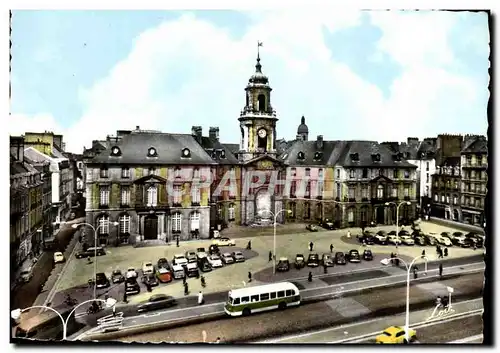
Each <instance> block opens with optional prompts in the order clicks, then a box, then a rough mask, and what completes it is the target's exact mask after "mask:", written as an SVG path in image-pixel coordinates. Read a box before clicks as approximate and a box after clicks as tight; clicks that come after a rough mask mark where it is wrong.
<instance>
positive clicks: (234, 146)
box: [222, 143, 240, 154]
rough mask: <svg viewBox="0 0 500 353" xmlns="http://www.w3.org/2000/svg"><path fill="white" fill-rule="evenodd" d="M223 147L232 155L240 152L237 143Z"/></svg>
mask: <svg viewBox="0 0 500 353" xmlns="http://www.w3.org/2000/svg"><path fill="white" fill-rule="evenodd" d="M222 146H224V147H225V148H227V149H228V150H229V151H230V152H231V153H232V154H236V153H238V152H239V150H240V145H239V144H237V143H223V144H222Z"/></svg>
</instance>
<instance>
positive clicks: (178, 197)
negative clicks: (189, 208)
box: [174, 185, 182, 204]
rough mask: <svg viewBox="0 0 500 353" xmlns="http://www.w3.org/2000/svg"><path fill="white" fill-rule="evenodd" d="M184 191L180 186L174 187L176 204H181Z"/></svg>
mask: <svg viewBox="0 0 500 353" xmlns="http://www.w3.org/2000/svg"><path fill="white" fill-rule="evenodd" d="M181 200H182V190H181V186H180V185H174V203H176V204H177V203H181Z"/></svg>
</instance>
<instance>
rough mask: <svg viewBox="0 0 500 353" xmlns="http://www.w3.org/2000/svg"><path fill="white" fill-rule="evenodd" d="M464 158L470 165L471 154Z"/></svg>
mask: <svg viewBox="0 0 500 353" xmlns="http://www.w3.org/2000/svg"><path fill="white" fill-rule="evenodd" d="M465 158H466V162H467V165H471V164H472V156H467V157H465Z"/></svg>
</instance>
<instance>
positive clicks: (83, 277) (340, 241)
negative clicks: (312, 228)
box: [53, 222, 480, 305]
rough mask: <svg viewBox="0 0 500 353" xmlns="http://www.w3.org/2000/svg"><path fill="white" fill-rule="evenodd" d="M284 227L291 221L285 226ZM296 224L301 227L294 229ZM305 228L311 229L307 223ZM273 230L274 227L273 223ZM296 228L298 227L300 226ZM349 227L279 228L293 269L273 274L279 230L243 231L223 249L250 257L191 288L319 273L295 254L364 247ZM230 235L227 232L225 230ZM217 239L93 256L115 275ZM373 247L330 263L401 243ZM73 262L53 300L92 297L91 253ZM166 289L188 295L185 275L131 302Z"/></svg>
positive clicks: (453, 251) (436, 228)
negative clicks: (316, 229) (249, 234)
mask: <svg viewBox="0 0 500 353" xmlns="http://www.w3.org/2000/svg"><path fill="white" fill-rule="evenodd" d="M281 227H282V229H284V227H286V226H281ZM420 227H421V229H422V231H423V232H424V233H430V232H435V233H441V232H443V231H448V232H453V231H456V230H455V229H451V228H449V227H444V226H441V225H436V224H433V223H429V222H421V224H420ZM380 229H383V230H386V231H389V230H394V229H395V227H394V226H381V227H375V228H370V230H372V231H378V230H380ZM294 230H295V229H294ZM304 230H305V229H304ZM271 231H272V228H271ZM295 231H296V230H295ZM347 231H348V229H342V230H334V231H327V230H324V231H323V230H321V228H320V231H319V232H315V233H311V232H308V231H304V232H301V233H294V234H278V235H277V237H276V239H277V240H276V243H277V258H279V257H282V256H286V257H288V258H289V260H290V262H291V263H292V268H291V270H290V271H289V272H287V273H277V274H276V275H274V276H273V274H272V262H270V261H269V251H270V250H272V248H273V236H272V235H262V236H253V237H241V238H240V237H238V238H236V239H235V240H236V246H235V247H229V248H227V247H221V251H222V252H226V251H227V252H232V251H235V250H242V251H243V253H244V254H245V256H246V257H247V260H246V261H245V262H244V263H237V264H231V265H228V266H224V267H223V268H218V269H214V270H213V271H211V272H208V273H204V274H203V275H204V276H205V279H206V282H207V287H206V288H202V287H201V283H200V280H199V279H196V278H189V279H188V284H189V291H190V295H196V294H197V293H198V291H200V290H203V292H204V293H211V292H221V291H228V290H230V289H233V288H241V287H243V286H245V285H247V284H248V283H247V282H248V272H251V273H252V275H253V281H252V283H253V284H256V283H261V282H269V281H275V280H285V279H295V278H304V277H306V276H307V274H308V272H309V271H312V272H313V275H319V274H322V273H323V268H316V269H310V268H308V267H306V268H305V269H302V270H296V269H295V268H293V261H294V259H295V255H296V254H298V253H302V254H304V255H305V256H306V257H307V255H308V254H309V245H308V244H309V243H310V242H311V241H312V242H313V243H314V248H313V252H314V253H318V254H319V255H320V256H321V254H323V253H330V244H332V245H333V246H334V250H333V252H335V251H342V252H347V251H349V250H351V249H358V250H360V252H362V250H364V247H363V246H361V245H360V244H357V243H355V236H356V234H360V233H361V230H360V229H359V228H353V229H350V231H351V234H352V239H351V240H348V239H347V238H346V233H347ZM263 232H264V234H268V233H269V229H263ZM222 235H223V236H224V233H223V234H222ZM248 241H251V242H252V251H248V250H245V247H246V245H247V243H248ZM211 243H212V241H211V240H197V241H188V242H181V243H180V246H179V247H177V246H176V245H175V243H172V244H170V245H161V246H147V247H140V248H134V247H132V246H122V247H116V248H113V247H109V248H107V249H106V251H107V254H106V255H105V256H100V257H97V258H96V259H93V261H97V272H104V273H106V275H108V276H109V275H111V272H112V271H113V270H114V269H121V270H122V272H124V271H125V270H126V269H127V268H128V267H130V266H132V267H135V268H136V269H140V268H141V267H142V263H143V262H145V261H152V262H153V263H154V264H156V262H157V260H158V259H159V258H160V257H165V258H167V259H168V260H169V261H170V260H171V259H172V258H173V256H174V254H179V253H182V254H184V253H185V252H186V251H188V250H196V248H198V247H205V248H206V249H208V247H209V245H210V244H211ZM369 248H371V249H372V251H373V253H374V255H375V259H374V261H370V262H368V261H362V262H361V263H360V264H347V265H346V266H335V267H333V268H329V269H328V272H329V273H339V272H349V271H353V270H361V269H363V268H366V269H368V268H370V269H375V268H377V267H382V265H381V264H380V260H382V259H383V258H386V257H389V256H390V253H391V252H393V251H395V246H387V245H386V246H378V245H373V246H369ZM423 249H425V250H426V254H427V256H428V258H429V260H430V261H435V260H437V254H436V251H435V248H434V247H430V246H427V247H421V246H404V245H402V246H399V250H398V253H399V255H400V256H401V257H402V258H404V259H405V260H411V259H413V258H414V257H416V256H419V255H421V253H422V250H423ZM479 251H480V250H476V251H475V252H474V250H472V249H462V248H457V247H451V248H450V249H449V256H448V258H456V257H463V256H469V255H473V254H478V253H479ZM67 266H68V268H67V269H66V270H65V271H64V273H63V277H62V278H61V280H60V281H59V283H58V287H57V289H56V291H57V292H59V293H57V294H56V296H55V297H54V299H53V305H54V304H55V303H56V302H59V301H62V300H63V299H64V295H65V294H66V293H71V295H72V296H74V297H75V298H76V299H77V300H79V301H82V300H86V299H90V298H91V295H92V294H91V293H92V291H91V289H89V288H88V286H87V281H88V279H89V278H92V277H93V271H94V265H93V264H87V260H86V259H76V258H75V257H72V258H70V259H68V265H67ZM105 292H106V293H107V294H109V295H111V296H113V297H116V298H117V299H119V300H121V299H122V298H123V284H121V285H117V286H113V285H112V287H111V289H107V290H106V291H99V293H101V294H102V295H104V294H105ZM158 293H165V294H168V295H172V296H174V297H182V296H184V288H183V286H182V281H179V280H174V281H173V282H171V283H168V284H160V285H159V286H157V287H154V288H153V291H152V292H147V291H146V288H145V286H143V285H142V284H141V293H140V294H138V295H133V296H129V298H128V299H129V302H131V303H137V302H139V301H143V300H146V299H147V298H149V297H150V296H151V295H152V294H158Z"/></svg>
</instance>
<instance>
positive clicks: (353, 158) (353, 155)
mask: <svg viewBox="0 0 500 353" xmlns="http://www.w3.org/2000/svg"><path fill="white" fill-rule="evenodd" d="M350 157H351V161H353V162H357V161H359V154H358V153H351V155H350Z"/></svg>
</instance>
